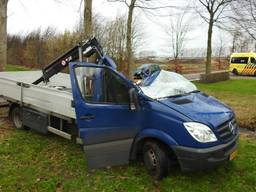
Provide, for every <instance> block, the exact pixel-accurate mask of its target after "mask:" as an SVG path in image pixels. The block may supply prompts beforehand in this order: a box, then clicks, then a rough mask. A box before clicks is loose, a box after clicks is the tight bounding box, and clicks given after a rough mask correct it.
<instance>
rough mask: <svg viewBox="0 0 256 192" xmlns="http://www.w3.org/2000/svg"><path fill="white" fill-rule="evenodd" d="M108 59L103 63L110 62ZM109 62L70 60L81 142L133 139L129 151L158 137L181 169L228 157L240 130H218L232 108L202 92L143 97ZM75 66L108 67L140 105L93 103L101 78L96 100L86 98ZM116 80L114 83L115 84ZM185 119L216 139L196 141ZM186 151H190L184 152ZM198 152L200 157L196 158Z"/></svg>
mask: <svg viewBox="0 0 256 192" xmlns="http://www.w3.org/2000/svg"><path fill="white" fill-rule="evenodd" d="M108 60H109V59H105V60H104V61H105V62H108ZM111 66H113V63H112V61H111V65H102V66H99V65H95V64H89V63H85V62H82V63H79V62H77V63H71V64H70V75H71V84H72V91H73V97H74V103H75V110H76V117H77V118H76V122H77V126H78V128H79V131H80V137H81V138H82V140H83V142H84V145H86V146H92V145H98V144H102V143H103V144H104V143H106V145H107V144H108V143H110V142H113V143H114V142H115V141H122V140H131V141H132V142H131V143H130V146H129V147H128V150H127V152H128V153H129V154H132V151H133V150H134V149H135V148H136V145H137V144H138V143H140V141H143V140H145V139H147V138H149V139H156V140H158V141H160V142H162V143H164V144H165V145H166V146H168V147H169V149H170V150H172V151H173V152H174V153H175V154H176V156H177V159H178V160H179V162H180V165H181V167H182V168H183V169H184V170H193V169H194V167H196V169H198V167H197V166H194V165H195V164H200V162H201V165H202V166H203V164H204V167H208V165H212V164H214V163H219V162H222V161H223V160H228V158H229V155H230V153H231V152H232V151H234V150H235V148H236V147H234V146H236V141H237V134H238V133H237V130H236V132H235V133H234V134H233V135H232V136H230V137H229V138H228V139H223V138H222V137H221V134H222V132H220V129H221V128H222V127H223V126H226V124H228V125H229V122H231V121H232V120H233V119H234V118H235V114H234V112H233V111H232V110H231V109H230V108H229V107H227V106H226V105H225V104H222V103H221V102H219V101H218V100H216V99H215V98H213V97H211V96H207V95H205V94H204V93H202V92H194V93H190V94H188V95H184V96H180V97H170V98H163V99H151V98H149V97H147V96H146V95H144V94H143V92H142V91H141V90H140V88H139V87H138V86H137V85H134V84H133V83H132V82H131V81H130V80H128V79H126V78H125V77H124V76H123V75H122V74H120V73H118V72H117V71H116V69H115V67H111ZM114 66H115V65H114ZM77 67H89V68H97V69H98V68H99V69H102V70H103V69H104V70H109V71H111V73H113V75H116V76H117V78H118V79H119V80H120V81H121V82H122V83H124V84H125V86H126V87H127V90H130V89H132V88H133V89H135V91H136V93H137V96H138V101H139V106H140V107H139V109H136V110H131V109H130V107H129V104H115V103H97V95H100V94H102V93H101V92H100V90H97V87H99V86H100V82H94V83H95V85H94V86H95V87H94V89H95V90H94V91H95V93H93V94H94V96H93V97H95V101H96V102H87V101H86V99H84V98H83V97H82V95H81V91H80V90H79V86H78V79H77V78H76V73H75V69H76V68H77ZM95 74H96V73H95ZM95 78H96V77H95ZM114 83H115V82H113V86H115V85H114ZM182 101H188V102H182ZM185 122H198V123H201V124H204V125H206V126H208V127H209V128H210V129H211V130H212V131H213V133H214V134H215V136H216V138H217V141H214V142H206V143H202V142H199V141H197V140H196V139H194V138H193V137H192V136H191V134H190V133H189V132H188V131H187V129H185V127H184V123H185ZM236 129H237V127H236ZM227 145H228V146H227ZM117 147H118V146H117ZM220 147H223V149H222V150H223V151H225V150H226V151H225V154H224V153H223V154H222V153H220V152H219V151H218V150H219V149H220ZM224 147H225V148H224ZM228 147H229V148H230V149H231V148H232V150H230V149H228ZM217 149H218V150H217ZM211 150H213V151H211ZM209 151H210V153H209V154H208V152H209ZM192 152H193V153H192ZM188 153H189V155H187V154H188ZM190 153H192V154H190ZM202 153H203V155H202ZM215 153H216V154H215ZM217 153H218V154H217ZM219 153H220V154H219ZM199 156H200V157H202V159H200V160H198V158H199ZM101 158H103V157H101ZM190 161H192V162H190ZM202 162H203V163H202ZM213 162H214V163H213ZM214 165H215V164H214Z"/></svg>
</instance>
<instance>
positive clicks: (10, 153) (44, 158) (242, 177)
mask: <svg viewBox="0 0 256 192" xmlns="http://www.w3.org/2000/svg"><path fill="white" fill-rule="evenodd" d="M11 69H12V70H17V68H16V67H14V66H11V67H10V70H11ZM197 86H198V87H199V89H201V90H203V91H205V92H206V93H208V94H210V95H214V96H215V97H217V98H219V99H221V100H222V101H224V102H226V103H227V104H229V105H230V106H232V107H233V108H234V109H235V111H236V113H237V116H238V120H239V123H240V124H242V125H243V123H244V125H245V126H250V125H251V124H250V123H252V122H253V121H251V120H250V119H254V120H255V114H256V111H255V110H256V109H255V108H256V107H255V106H256V105H255V104H256V98H255V97H256V96H255V95H256V94H255V93H256V90H255V89H253V88H255V87H256V81H254V80H230V81H226V82H220V83H215V84H199V83H198V84H197ZM0 121H1V119H0ZM247 121H249V122H247ZM252 126H253V124H252ZM254 126H255V125H254ZM255 151H256V140H255V139H252V138H248V137H244V136H242V137H240V141H239V155H238V157H237V159H235V161H232V162H226V163H224V164H222V165H221V166H220V167H218V168H217V169H215V170H213V171H207V172H194V173H182V172H180V171H179V169H174V170H173V172H172V173H171V174H170V176H169V177H167V178H165V179H164V180H162V181H160V182H155V181H153V180H152V179H151V178H150V177H149V176H148V175H147V173H146V171H145V169H144V167H143V166H142V165H141V164H140V163H132V164H131V165H129V166H122V167H116V168H109V169H101V170H97V171H94V172H88V170H87V167H86V158H85V157H84V153H83V150H82V147H81V146H79V145H76V144H72V143H70V142H69V141H66V140H64V139H62V138H59V137H57V136H54V135H48V136H42V135H39V134H37V133H34V132H32V131H25V130H15V129H13V128H12V127H11V126H10V123H4V124H2V125H1V122H0V192H2V191H3V192H8V191H11V192H12V191H47V192H48V191H106V192H107V191H118V192H119V191H136V192H137V191H173V192H186V191H190V192H201V191H202V192H208V191H214V192H222V191H223V192H225V191H232V192H241V191H246V192H254V191H256V184H255V183H256V163H255V162H256V153H255Z"/></svg>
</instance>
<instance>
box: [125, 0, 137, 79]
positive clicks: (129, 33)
mask: <svg viewBox="0 0 256 192" xmlns="http://www.w3.org/2000/svg"><path fill="white" fill-rule="evenodd" d="M135 3H136V0H131V4H130V6H129V12H128V20H127V33H126V51H127V67H126V71H127V75H128V77H129V78H132V65H133V51H132V22H133V11H134V8H135Z"/></svg>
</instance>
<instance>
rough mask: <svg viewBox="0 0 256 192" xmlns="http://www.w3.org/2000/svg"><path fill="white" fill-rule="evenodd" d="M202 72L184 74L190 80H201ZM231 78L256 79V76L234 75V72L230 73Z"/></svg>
mask: <svg viewBox="0 0 256 192" xmlns="http://www.w3.org/2000/svg"><path fill="white" fill-rule="evenodd" d="M201 74H202V73H194V74H184V75H183V76H184V77H186V78H187V79H188V80H190V81H197V80H200V75H201ZM230 78H231V79H255V80H256V76H238V75H233V74H232V73H230Z"/></svg>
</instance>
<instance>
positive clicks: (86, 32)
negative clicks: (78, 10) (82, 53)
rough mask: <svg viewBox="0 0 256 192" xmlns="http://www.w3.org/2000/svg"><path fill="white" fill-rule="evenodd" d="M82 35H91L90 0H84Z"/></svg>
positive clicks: (89, 36)
mask: <svg viewBox="0 0 256 192" xmlns="http://www.w3.org/2000/svg"><path fill="white" fill-rule="evenodd" d="M84 35H85V38H86V39H89V38H91V37H92V35H93V32H92V0H84Z"/></svg>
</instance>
